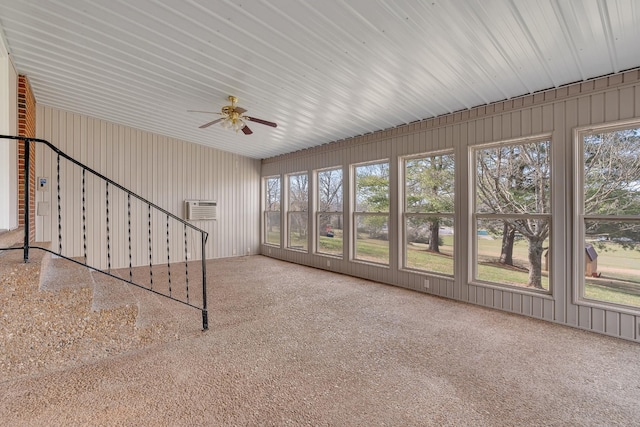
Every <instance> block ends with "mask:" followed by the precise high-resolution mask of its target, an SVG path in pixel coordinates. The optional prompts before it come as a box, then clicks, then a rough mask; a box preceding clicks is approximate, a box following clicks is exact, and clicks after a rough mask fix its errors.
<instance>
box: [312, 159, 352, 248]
mask: <svg viewBox="0 0 640 427" xmlns="http://www.w3.org/2000/svg"><path fill="white" fill-rule="evenodd" d="M331 171H340V193H341V196H340V200H341V201H340V206H341V209H340V210H335V211H329V210H321V209H320V190H321V189H320V174H321V173H324V172H331ZM313 176H314V179H315V181H314V182H315V198H314V202H315V204H314V208H315V212H314V218H315V224H314V233H315V234H314V236H315V238H314V239H313V241H314V249H313V251H314V253H315V254H318V255H321V256H328V257H332V258H337V259H344V247H345V241H346V240H348V239H346V237H348V235H346V236H345V234H344V230H345V224H344V187H345V186H344V177H345V173H344V167H343V166H336V167H328V168H323V169H317V170H315V171H314V174H313ZM321 215H339V216H340V217H341V218H342V220H341V222H342V225H343V227H342V231H343V234H342V239H343V240H342V242H343V243H342V251H341V253H340V254H339V255H338V254H334V253H329V252H323V251H321V250H320V247H319V245H320V228H319V227H320V217H321Z"/></svg>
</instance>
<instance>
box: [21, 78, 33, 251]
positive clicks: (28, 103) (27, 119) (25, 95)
mask: <svg viewBox="0 0 640 427" xmlns="http://www.w3.org/2000/svg"><path fill="white" fill-rule="evenodd" d="M18 135H19V136H24V137H28V138H35V136H36V100H35V98H34V96H33V93H32V92H31V85H30V84H29V79H28V78H27V77H26V76H22V75H21V76H18ZM29 154H30V155H29V162H30V164H29V166H30V167H29V200H30V202H31V209H29V240H30V241H34V240H35V236H36V207H35V200H36V173H35V171H36V147H35V144H34V143H33V142H32V143H31V146H30V147H29ZM24 168H25V144H24V142H23V141H19V142H18V225H19V226H24V216H25V215H24V198H25V194H24V193H25V192H24V188H25V185H24V183H25V182H24V177H25V174H24Z"/></svg>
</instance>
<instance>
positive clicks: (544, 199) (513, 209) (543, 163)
mask: <svg viewBox="0 0 640 427" xmlns="http://www.w3.org/2000/svg"><path fill="white" fill-rule="evenodd" d="M549 149H550V144H549V142H548V141H542V142H536V143H530V144H522V145H512V146H499V147H491V148H485V149H482V150H478V151H477V155H476V160H477V174H478V176H477V179H476V197H477V201H476V210H477V212H478V213H496V214H501V217H502V219H503V221H504V230H503V231H505V232H507V233H508V232H509V228H512V229H513V230H514V231H513V232H514V234H515V232H519V233H520V234H521V235H522V236H523V237H524V238H525V239H527V243H528V261H529V277H528V281H527V285H528V286H531V287H535V288H539V289H542V253H543V251H544V248H543V243H544V241H545V240H546V239H547V238H548V237H549V221H548V219H547V218H546V217H544V216H537V217H536V216H533V215H535V214H550V212H551V210H550V208H551V199H550V184H551V179H550V178H551V176H550V175H551V172H550V161H549V160H550V151H549ZM532 214H533V215H532ZM511 215H512V216H511ZM517 215H532V216H531V217H524V218H523V217H520V218H518V217H516V216H517ZM510 216H511V217H510ZM503 241H504V239H503ZM506 244H508V240H507V241H506Z"/></svg>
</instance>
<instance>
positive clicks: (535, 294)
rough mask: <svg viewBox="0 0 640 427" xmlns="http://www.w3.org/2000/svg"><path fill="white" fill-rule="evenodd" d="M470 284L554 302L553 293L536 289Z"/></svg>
mask: <svg viewBox="0 0 640 427" xmlns="http://www.w3.org/2000/svg"><path fill="white" fill-rule="evenodd" d="M468 284H469V286H479V287H481V288H489V289H494V290H498V291H502V292H512V293H515V294H521V295H529V296H532V297H538V298H542V299H546V300H549V301H553V300H554V298H553V295H552V294H551V291H545V290H541V291H536V290H534V289H529V288H521V287H518V286H509V285H500V284H497V283H487V282H477V281H471V282H469V283H468Z"/></svg>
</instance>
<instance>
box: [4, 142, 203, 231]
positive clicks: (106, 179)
mask: <svg viewBox="0 0 640 427" xmlns="http://www.w3.org/2000/svg"><path fill="white" fill-rule="evenodd" d="M0 139H14V140H22V141H25V143H26V142H38V143H40V144H44V145H46V146H47V147H49V148H50V149H51V150H53V151H55V152H56V153H57V154H58V155H60V156H61V157H64V158H65V159H67V160H68V161H70V162H72V163H74V164H76V165H77V166H80V167H81V168H83V169H85V170H87V171H89V172H91V173H92V174H94V175H95V176H97V177H98V178H100V179H103V180H104V181H106V182H108V183H109V184H110V185H114V186H116V187H117V188H119V189H120V190H122V191H124V192H126V193H127V194H129V195H131V196H133V197H135V198H136V199H138V200H140V201H141V202H144V203H146V204H147V205H150V206H152V207H153V208H155V209H157V210H159V211H160V212H162V213H164V214H165V215H169V216H170V217H171V218H173V219H175V220H177V221H179V222H181V223H182V224H184V225H186V226H187V227H189V228H191V229H193V230H195V231H198V232H200V233H203V235H204V238H205V242H206V241H207V239H208V237H209V233H208V232H207V231H205V230H203V229H201V228H198V227H196V226H195V225H193V224H190V223H188V222H187V221H185V220H184V219H182V218H180V217H178V216H176V215H174V214H172V213H171V212H169V211H167V210H165V209H163V208H161V207H160V206H158V205H156V204H155V203H153V202H150V201H149V200H147V199H145V198H144V197H142V196H140V195H138V194H136V193H134V192H133V191H131V190H128V189H126V188H125V187H123V186H122V185H120V184H118V183H117V182H115V181H113V180H111V179H109V178H107V177H106V176H104V175H102V174H101V173H100V172H97V171H95V170H93V169H91V168H90V167H89V166H87V165H85V164H84V163H81V162H79V161H78V160H76V159H74V158H73V157H71V156H69V155H68V154H67V153H65V152H64V151H62V150H61V149H59V148H58V147H56V146H55V145H53V144H52V143H50V142H49V141H47V140H46V139H40V138H27V137H22V136H12V135H0Z"/></svg>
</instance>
